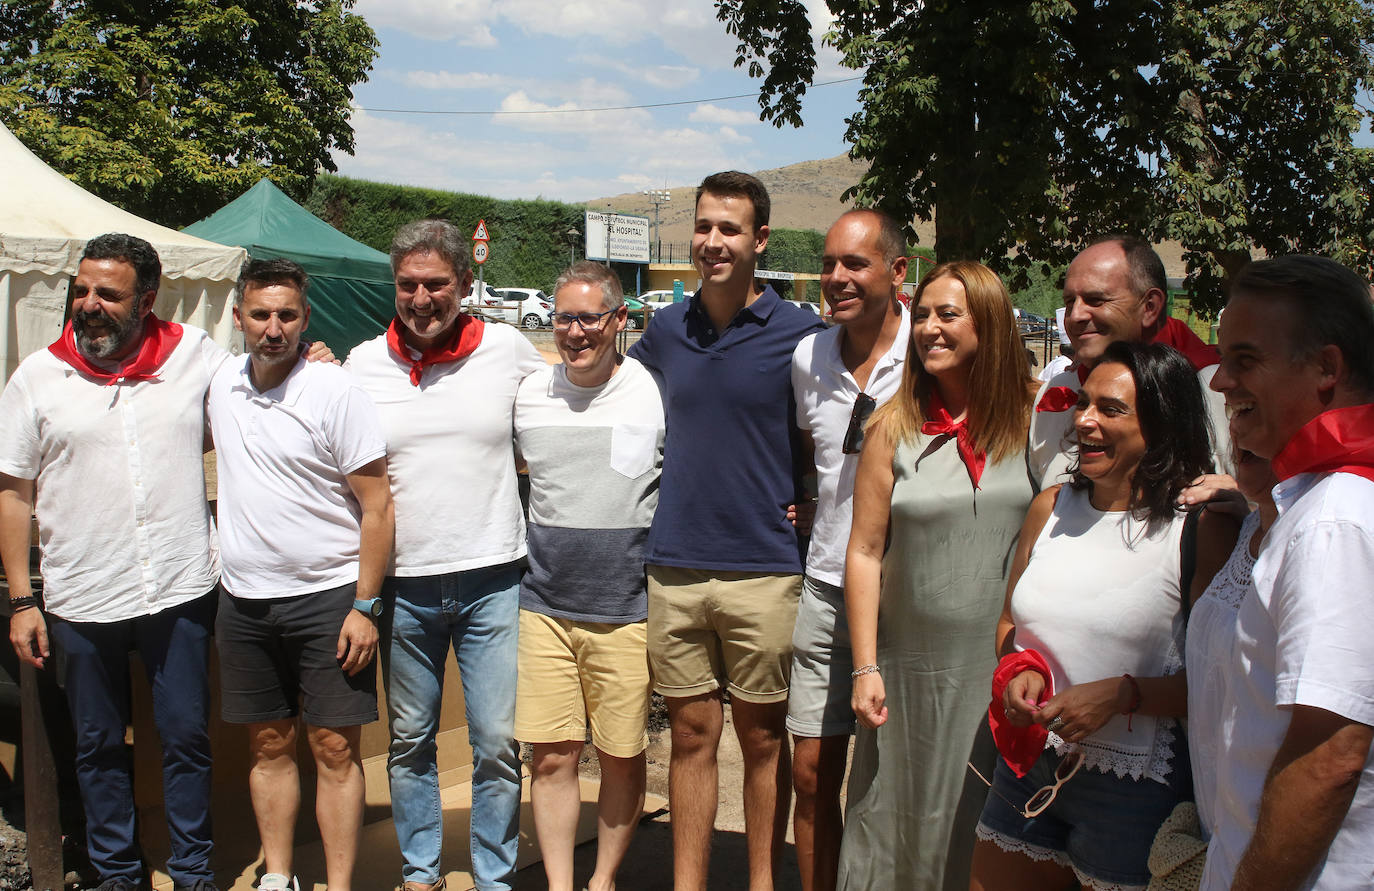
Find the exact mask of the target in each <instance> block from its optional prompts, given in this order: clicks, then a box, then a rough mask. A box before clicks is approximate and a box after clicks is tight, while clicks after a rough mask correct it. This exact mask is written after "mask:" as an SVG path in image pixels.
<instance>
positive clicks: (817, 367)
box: [792, 306, 911, 587]
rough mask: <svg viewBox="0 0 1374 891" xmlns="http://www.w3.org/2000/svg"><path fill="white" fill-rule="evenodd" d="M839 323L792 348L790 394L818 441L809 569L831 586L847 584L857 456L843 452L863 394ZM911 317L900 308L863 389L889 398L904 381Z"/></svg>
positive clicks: (799, 417)
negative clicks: (843, 349) (848, 363)
mask: <svg viewBox="0 0 1374 891" xmlns="http://www.w3.org/2000/svg"><path fill="white" fill-rule="evenodd" d="M843 331H844V329H843V328H842V327H840V326H839V325H836V326H834V327H832V328H829V329H827V330H825V331H820V332H817V333H816V334H812V335H810V336H808V337H806V338H804V339H803V340H802V341H801V342H800V343H798V344H797V348H796V349H795V350H794V351H793V352H792V394H793V396H794V398H795V399H796V401H797V426H798V427H800V428H801V429H802V430H807V431H810V433H811V438H812V439H813V440H814V441H815V444H816V488H817V492H816V519H815V522H814V523H813V524H812V527H811V547H810V549H809V550H808V551H807V556H806V573H807V575H809V576H811V577H812V578H814V579H818V580H820V581H823V582H825V583H827V584H830V585H835V586H836V587H841V586H843V584H844V556H845V550H846V549H847V548H848V547H849V528H850V526H851V524H852V523H853V516H854V476H855V473H856V472H857V470H858V466H859V456H858V455H846V454H845V453H844V435H845V432H846V431H847V430H848V429H849V418H850V416H851V415H852V414H853V412H854V401H855V400H856V399H857V398H858V396H859V392H860V389H859V384H858V382H857V381H856V380H854V375H852V374H850V373H849V370H848V369H846V368H845V367H844V360H843V359H842V358H841V357H840V334H841V332H843ZM910 339H911V318H910V314H909V313H908V311H907V308H906V307H905V306H903V307H902V327H901V329H900V330H899V331H898V332H897V336H896V337H895V338H893V340H892V346H891V348H889V349H888V351H887V353H885V354H884V355H883V356H882V358H880V359H879V360H878V364H877V365H876V366H874V368H873V371H872V373H871V374H870V375H869V378H868V386H866V387H864V388H863V392H865V393H867V394H868V395H870V396H872V397H873V398H874V399H876V400H877V402H878V405H882V404H883V403H884V402H887V401H888V400H889V399H891V398H892V396H893V395H894V394H895V393H896V392H897V390H898V388H899V387H901V384H902V366H903V365H904V364H905V362H906V349H907V342H908V341H909V340H910Z"/></svg>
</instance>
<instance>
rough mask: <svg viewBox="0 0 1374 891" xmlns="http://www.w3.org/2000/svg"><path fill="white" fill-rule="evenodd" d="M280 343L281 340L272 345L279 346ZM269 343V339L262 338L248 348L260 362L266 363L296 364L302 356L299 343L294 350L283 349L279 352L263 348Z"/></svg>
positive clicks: (250, 353)
mask: <svg viewBox="0 0 1374 891" xmlns="http://www.w3.org/2000/svg"><path fill="white" fill-rule="evenodd" d="M280 343H281V341H278V342H277V343H274V344H271V345H272V346H278V345H279V344H280ZM267 345H268V341H267V340H260V341H258V342H257V343H255V344H253V345H252V346H251V347H249V348H248V354H249V355H250V356H252V357H253V358H254V359H255V360H257V361H258V362H261V363H263V364H264V365H286V364H292V365H294V364H295V363H296V360H297V359H298V358H300V352H301V350H300V347H299V345H298V346H297V347H296V349H294V350H282V351H281V352H277V353H272V352H267V351H266V350H264V349H262V348H263V347H265V346H267Z"/></svg>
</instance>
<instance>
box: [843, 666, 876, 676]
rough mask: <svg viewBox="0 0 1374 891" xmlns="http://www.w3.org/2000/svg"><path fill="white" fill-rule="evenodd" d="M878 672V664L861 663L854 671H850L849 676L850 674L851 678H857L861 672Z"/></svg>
mask: <svg viewBox="0 0 1374 891" xmlns="http://www.w3.org/2000/svg"><path fill="white" fill-rule="evenodd" d="M877 673H878V666H876V665H860V666H859V667H858V668H856V669H854V670H853V671H851V672H850V673H849V676H850V677H851V678H856V677H858V676H859V675H861V674H877Z"/></svg>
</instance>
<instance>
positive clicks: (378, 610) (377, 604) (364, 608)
mask: <svg viewBox="0 0 1374 891" xmlns="http://www.w3.org/2000/svg"><path fill="white" fill-rule="evenodd" d="M353 608H354V609H356V610H357V611H358V612H360V613H362V614H364V615H366V616H371V617H372V618H374V619H380V618H381V617H382V598H380V597H373V598H372V599H371V600H355V601H353Z"/></svg>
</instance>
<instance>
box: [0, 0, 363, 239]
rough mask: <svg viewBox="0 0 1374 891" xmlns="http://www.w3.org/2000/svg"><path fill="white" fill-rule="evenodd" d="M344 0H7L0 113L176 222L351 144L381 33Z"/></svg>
mask: <svg viewBox="0 0 1374 891" xmlns="http://www.w3.org/2000/svg"><path fill="white" fill-rule="evenodd" d="M352 6H353V0H237V2H222V0H221V2H216V0H5V2H4V3H3V4H0V120H3V121H4V123H5V125H6V126H8V127H9V128H10V129H11V130H12V131H14V133H15V135H16V136H18V137H19V139H20V140H22V141H23V142H24V143H25V144H26V145H28V146H29V147H30V148H31V149H32V150H33V151H34V152H35V153H36V154H37V155H39V157H41V158H43V160H44V161H46V162H48V163H49V164H51V165H52V166H53V167H55V168H56V169H58V170H60V171H62V172H63V173H64V174H66V175H67V176H68V177H70V178H71V179H73V180H74V181H76V182H77V183H79V184H80V185H82V186H83V187H85V188H87V189H89V190H90V191H92V192H95V193H96V194H98V195H100V196H101V197H102V198H105V199H106V200H108V201H111V202H113V203H115V204H117V205H119V206H121V207H123V208H125V209H127V210H130V211H132V212H134V213H137V214H139V215H141V216H145V217H148V218H150V219H153V220H156V221H158V222H160V223H164V224H167V225H172V226H180V225H184V224H186V223H189V222H192V221H194V220H196V219H199V218H200V217H203V216H205V215H206V214H207V213H210V212H211V211H213V210H215V209H217V208H218V207H219V206H220V205H221V204H223V203H225V202H226V201H228V200H230V199H232V198H234V197H236V196H237V195H239V194H241V193H242V192H243V191H244V190H246V189H247V188H248V187H250V186H251V185H252V184H253V183H255V182H257V181H258V180H259V179H261V178H262V177H263V175H264V174H265V175H267V176H269V177H271V178H272V180H273V181H274V182H275V183H276V184H277V185H279V186H281V187H282V189H283V190H285V191H286V192H288V193H290V194H291V195H293V197H296V198H298V199H299V198H300V197H302V196H304V195H305V194H306V193H307V192H308V191H309V188H310V184H311V182H312V181H313V180H314V178H315V175H316V173H317V171H318V170H319V169H321V168H323V169H325V170H333V169H335V168H334V164H333V162H332V161H331V160H330V152H331V150H333V149H342V150H344V151H351V150H352V148H353V130H352V128H351V126H350V125H349V122H348V116H349V102H350V100H351V99H352V95H353V94H352V89H353V86H354V85H355V84H357V83H359V82H361V81H363V80H365V79H366V77H367V73H368V71H369V70H371V67H372V61H373V59H374V58H375V56H376V47H377V38H376V35H375V34H374V33H373V31H372V29H371V28H370V27H369V26H368V25H367V23H366V22H364V21H363V19H362V18H361V17H359V16H357V15H355V14H354V13H352V12H351V11H350V10H351V8H352Z"/></svg>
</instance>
